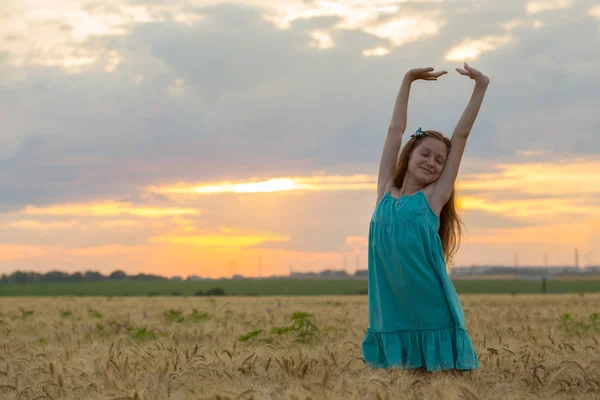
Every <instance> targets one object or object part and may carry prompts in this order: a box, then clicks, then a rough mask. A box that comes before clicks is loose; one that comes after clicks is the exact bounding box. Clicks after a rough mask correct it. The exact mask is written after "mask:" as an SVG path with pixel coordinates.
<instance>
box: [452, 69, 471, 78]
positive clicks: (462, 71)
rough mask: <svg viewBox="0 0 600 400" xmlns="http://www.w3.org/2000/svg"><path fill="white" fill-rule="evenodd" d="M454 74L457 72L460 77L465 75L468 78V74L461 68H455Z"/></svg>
mask: <svg viewBox="0 0 600 400" xmlns="http://www.w3.org/2000/svg"><path fill="white" fill-rule="evenodd" d="M455 70H456V72H458V73H459V74H461V75H466V76H469V72H468V71H467V70H466V69H463V68H455Z"/></svg>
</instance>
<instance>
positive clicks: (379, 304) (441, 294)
mask: <svg viewBox="0 0 600 400" xmlns="http://www.w3.org/2000/svg"><path fill="white" fill-rule="evenodd" d="M439 226H440V220H439V217H438V216H437V215H435V213H434V212H433V211H432V210H431V208H430V206H429V203H428V201H427V198H426V197H425V194H424V193H423V191H422V190H420V191H418V192H416V193H415V194H412V195H405V196H402V197H401V198H400V199H397V198H395V197H393V196H392V195H391V194H390V192H387V193H386V194H385V195H384V196H383V197H382V198H381V200H380V202H379V204H378V205H377V207H376V208H375V211H374V212H373V216H372V218H371V223H370V227H369V256H368V257H369V272H368V289H369V291H368V297H369V327H368V329H367V332H366V333H365V336H364V339H363V342H362V353H363V358H364V360H365V363H366V364H367V365H368V366H371V367H374V368H390V367H397V368H403V369H406V368H420V367H425V368H426V369H427V370H428V371H440V370H445V369H453V368H455V369H459V370H471V369H476V368H478V367H479V362H478V360H477V354H476V353H475V349H474V348H473V344H472V343H471V339H470V338H469V335H468V333H467V330H466V326H465V317H464V313H463V309H462V307H461V305H460V302H459V300H458V295H457V293H456V290H455V289H454V285H453V284H452V281H450V278H449V277H448V274H447V272H446V262H445V259H444V253H443V249H442V243H441V240H440V237H439V234H438V229H439Z"/></svg>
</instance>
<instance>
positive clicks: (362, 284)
mask: <svg viewBox="0 0 600 400" xmlns="http://www.w3.org/2000/svg"><path fill="white" fill-rule="evenodd" d="M453 283H454V286H455V287H456V290H457V292H458V293H460V294H502V293H504V294H511V293H513V294H514V293H522V294H525V293H542V289H543V284H542V282H541V281H540V280H519V279H497V278H496V279H454V280H453ZM214 288H220V289H223V290H224V291H225V294H226V295H231V296H259V295H260V296H282V295H290V296H303V295H309V296H311V295H355V294H365V293H366V290H367V280H366V279H319V280H317V279H314V280H312V279H306V280H300V279H245V280H229V279H222V280H211V281H171V280H165V281H100V282H65V283H27V284H2V285H0V296H172V295H181V296H194V295H197V294H199V293H198V292H206V291H208V290H210V289H214ZM546 292H547V293H591V292H600V280H598V279H592V278H583V279H562V278H561V279H556V278H555V279H551V280H548V281H547V282H546Z"/></svg>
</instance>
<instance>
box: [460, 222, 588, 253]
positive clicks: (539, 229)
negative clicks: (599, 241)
mask: <svg viewBox="0 0 600 400" xmlns="http://www.w3.org/2000/svg"><path fill="white" fill-rule="evenodd" d="M589 233H590V232H589V230H588V229H587V228H586V225H585V224H582V223H573V224H554V223H550V224H546V225H542V226H528V227H519V228H502V229H487V230H485V232H482V233H476V234H469V235H466V238H465V243H503V244H510V243H520V244H523V243H541V244H546V245H568V246H572V247H573V248H575V247H582V246H586V245H587V243H588V241H589Z"/></svg>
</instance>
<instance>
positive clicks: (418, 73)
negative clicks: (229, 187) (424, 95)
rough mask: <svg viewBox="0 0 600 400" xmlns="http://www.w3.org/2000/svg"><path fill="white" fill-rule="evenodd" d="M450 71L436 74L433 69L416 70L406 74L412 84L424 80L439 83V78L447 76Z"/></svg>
mask: <svg viewBox="0 0 600 400" xmlns="http://www.w3.org/2000/svg"><path fill="white" fill-rule="evenodd" d="M447 73H448V71H437V72H434V71H433V68H431V67H429V68H414V69H411V70H410V71H408V72H407V73H406V77H407V78H408V79H409V80H410V81H411V82H412V81H417V80H419V79H422V80H424V81H437V78H439V77H440V76H442V75H444V74H447Z"/></svg>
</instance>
